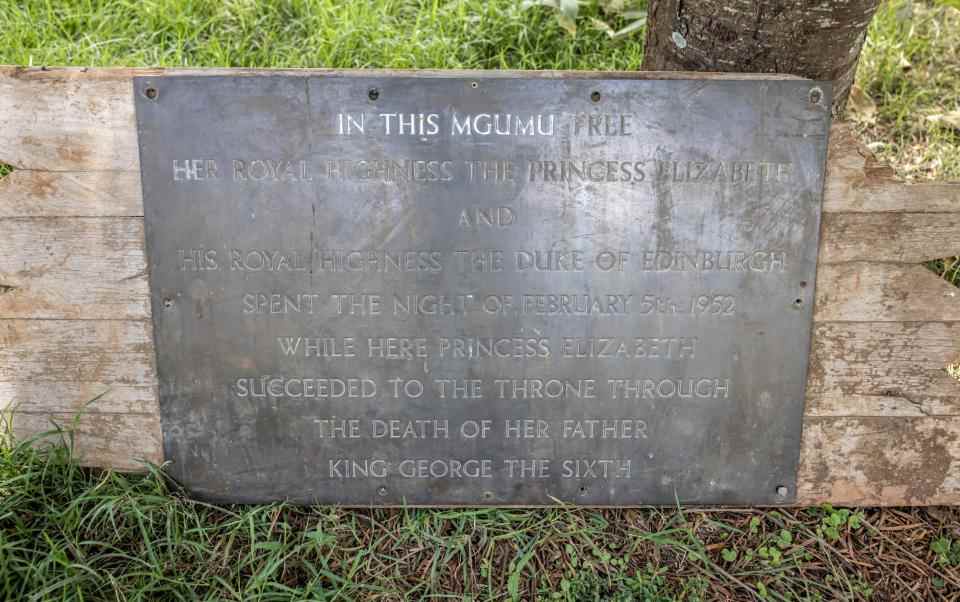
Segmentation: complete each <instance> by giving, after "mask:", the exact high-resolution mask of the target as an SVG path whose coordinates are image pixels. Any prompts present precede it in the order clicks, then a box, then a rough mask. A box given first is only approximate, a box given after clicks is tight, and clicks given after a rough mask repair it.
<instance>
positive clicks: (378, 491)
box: [377, 486, 387, 497]
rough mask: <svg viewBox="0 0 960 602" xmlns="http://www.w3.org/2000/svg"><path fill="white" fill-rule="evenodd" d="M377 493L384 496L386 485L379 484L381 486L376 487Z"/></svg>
mask: <svg viewBox="0 0 960 602" xmlns="http://www.w3.org/2000/svg"><path fill="white" fill-rule="evenodd" d="M377 495H379V496H380V497H386V495H387V488H386V487H382V486H381V487H378V488H377Z"/></svg>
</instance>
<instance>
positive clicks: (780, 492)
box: [777, 485, 790, 498]
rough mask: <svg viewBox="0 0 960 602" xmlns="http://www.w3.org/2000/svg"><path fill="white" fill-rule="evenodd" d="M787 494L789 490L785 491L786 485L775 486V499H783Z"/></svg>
mask: <svg viewBox="0 0 960 602" xmlns="http://www.w3.org/2000/svg"><path fill="white" fill-rule="evenodd" d="M788 493H790V490H789V489H787V486H786V485H777V497H779V498H785V497H787V494H788Z"/></svg>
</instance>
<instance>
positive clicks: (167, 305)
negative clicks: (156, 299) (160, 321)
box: [163, 297, 173, 309]
mask: <svg viewBox="0 0 960 602" xmlns="http://www.w3.org/2000/svg"><path fill="white" fill-rule="evenodd" d="M163 307H164V309H170V308H171V307H173V299H172V298H171V297H164V298H163Z"/></svg>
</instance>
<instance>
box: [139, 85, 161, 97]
mask: <svg viewBox="0 0 960 602" xmlns="http://www.w3.org/2000/svg"><path fill="white" fill-rule="evenodd" d="M143 95H144V96H146V97H147V98H148V99H150V100H156V99H157V97H158V96H160V92H158V91H157V89H156V88H154V87H153V86H147V87H146V88H144V90H143Z"/></svg>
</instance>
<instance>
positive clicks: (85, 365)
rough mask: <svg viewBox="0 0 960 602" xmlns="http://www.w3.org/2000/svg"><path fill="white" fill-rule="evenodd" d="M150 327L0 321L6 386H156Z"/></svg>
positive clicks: (0, 365)
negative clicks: (11, 384) (95, 384)
mask: <svg viewBox="0 0 960 602" xmlns="http://www.w3.org/2000/svg"><path fill="white" fill-rule="evenodd" d="M150 329H151V325H150V323H149V322H133V321H122V320H109V321H106V320H0V382H6V383H30V384H31V385H34V384H36V383H38V382H72V383H101V384H104V385H108V386H113V385H116V384H126V385H144V384H154V383H155V382H156V376H155V371H154V366H153V362H154V357H153V338H152V335H151V331H150ZM57 403H59V402H57Z"/></svg>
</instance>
